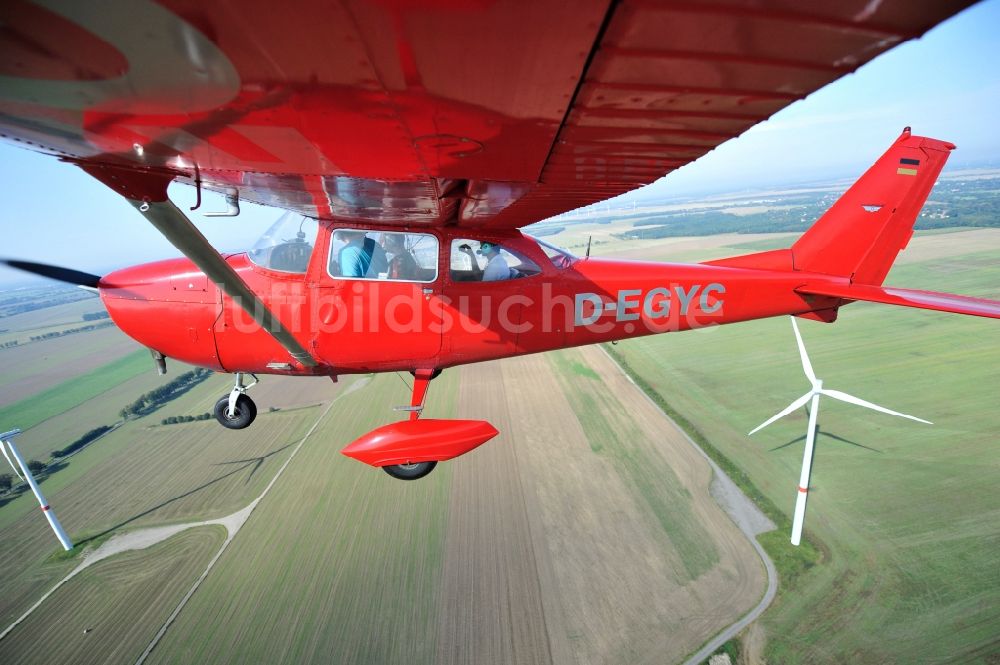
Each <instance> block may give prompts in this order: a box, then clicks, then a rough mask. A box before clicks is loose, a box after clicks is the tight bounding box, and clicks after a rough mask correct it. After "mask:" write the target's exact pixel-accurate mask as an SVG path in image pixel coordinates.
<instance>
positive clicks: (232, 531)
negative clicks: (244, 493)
mask: <svg viewBox="0 0 1000 665" xmlns="http://www.w3.org/2000/svg"><path fill="white" fill-rule="evenodd" d="M367 383H368V380H367V379H360V380H358V381H357V382H355V383H354V384H352V385H351V386H350V387H349V388H347V389H346V390H345V391H344V392H342V393H341V394H339V395H337V396H336V397H334V398H333V399H332V400H330V404H328V405H327V407H326V408H325V409H324V410H323V413H321V414H320V415H319V417H318V418H317V419H316V422H314V423H313V425H312V427H310V428H309V431H308V432H306V434H305V436H303V437H302V440H301V441H299V445H297V446H296V447H295V450H293V451H292V454H291V455H289V456H288V459H287V460H285V463H284V464H282V465H281V468H280V469H278V472H277V473H276V474H274V477H273V478H271V482H269V483H268V484H267V487H265V488H264V491H263V492H261V494H260V496H258V497H257V498H256V499H254V500H253V501H251V502H250V504H249V505H248V506H247V507H246V508H244V509H243V510H241V511H240V512H239V513H234V515H231V516H230V517H236V516H241V517H242V519H240V520H239V521H238V524H235V525H233V526H234V527H235V528H230V526H229V525H226V529H227V531H228V532H229V536H228V537H227V538H226V540H225V542H224V543H222V547H221V548H219V551H218V552H216V553H215V556H214V557H212V560H211V561H209V562H208V566H207V567H206V568H205V570H204V571H203V572H202V574H201V575H200V576H199V577H198V579H197V580H195V582H194V584H192V585H191V588H190V589H188V592H187V593H186V594H184V597H183V598H181V601H180V602H179V603H178V604H177V607H175V608H174V611H173V612H171V613H170V616H169V617H167V620H166V621H165V622H164V623H163V625H162V626H160V630H159V631H157V633H156V635H155V636H154V637H153V639H152V641H150V643H149V644H148V645H146V649H145V650H144V651H143V652H142V655H140V656H139V658H138V659H137V660H136V661H135V665H142V663H144V662H145V661H146V659H147V658H148V657H149V654H150V653H152V652H153V649H155V648H156V645H157V644H159V642H160V640H161V639H162V638H163V636H164V635H166V633H167V630H168V629H169V628H170V626H171V624H173V622H174V621H175V620H176V619H177V617H178V616H179V615H180V613H181V610H183V609H184V606H185V605H187V603H188V601H189V600H191V597H192V596H194V594H195V592H196V591H197V590H198V587H200V586H201V583H202V582H204V581H205V579H207V578H208V575H209V573H211V572H212V568H214V567H215V564H216V562H218V560H219V559H220V558H221V557H222V555H223V553H225V551H226V549H228V548H229V544H230V543H232V542H233V540H234V539H235V538H236V534H238V533H239V531H240V529H241V528H243V525H244V524H246V522H247V520H248V519H250V515H251V514H252V513H253V511H254V509H255V508H256V507H257V504H258V503H260V501H261V500H262V499H263V498H264V497H265V496H266V495H267V493H268V492H270V491H271V488H272V487H273V486H274V484H275V483H276V482H278V478H280V477H281V474H283V473H284V472H285V469H286V468H287V467H288V465H289V464H291V462H292V460H293V459H295V456H296V455H298V454H299V451H300V450H302V446H303V445H304V444H305V442H306V441H308V440H309V437H311V436H312V434H313V432H315V431H316V428H317V427H319V424H320V423H321V422H322V421H323V419H324V418H326V415H327V414H328V413H330V409H332V408H333V405H334V404H336V403H337V402H338V401H339V400H340V398H341V397H344V396H346V395H350V394H351V393H352V392H354V391H355V390H358V389H359V388H362V387H363V386H365V385H366V384H367ZM223 519H225V518H223Z"/></svg>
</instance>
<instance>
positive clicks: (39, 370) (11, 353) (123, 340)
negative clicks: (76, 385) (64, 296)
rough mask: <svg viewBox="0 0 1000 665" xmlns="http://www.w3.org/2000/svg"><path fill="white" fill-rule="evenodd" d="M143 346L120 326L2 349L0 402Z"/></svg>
mask: <svg viewBox="0 0 1000 665" xmlns="http://www.w3.org/2000/svg"><path fill="white" fill-rule="evenodd" d="M0 327H2V326H0ZM140 348H141V347H140V346H139V345H138V344H137V343H136V342H134V341H133V340H131V339H130V338H128V337H127V336H126V335H125V333H123V332H122V331H120V330H118V329H117V328H102V329H100V330H92V331H89V332H84V333H78V334H75V335H67V336H66V337H56V338H54V339H47V340H44V341H41V342H32V343H31V344H27V345H24V346H19V347H14V348H10V349H0V367H3V368H4V371H3V374H2V375H0V406H4V405H7V404H10V403H11V402H16V401H17V400H19V399H21V398H23V397H26V396H28V395H34V394H36V393H39V392H42V391H43V390H47V389H49V388H52V387H53V386H55V385H57V384H59V383H62V382H63V381H66V380H67V379H72V378H74V377H77V376H80V375H82V374H86V373H87V372H90V371H92V370H94V369H97V368H98V367H101V366H102V365H105V364H107V363H110V362H112V361H115V360H118V359H119V358H122V357H124V356H127V355H128V354H130V353H133V352H135V351H136V350H138V349H140ZM152 366H153V365H152V360H150V367H152Z"/></svg>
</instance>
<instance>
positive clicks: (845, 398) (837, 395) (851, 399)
mask: <svg viewBox="0 0 1000 665" xmlns="http://www.w3.org/2000/svg"><path fill="white" fill-rule="evenodd" d="M820 393H821V394H823V395H826V396H827V397H832V398H834V399H839V400H840V401H841V402H847V403H848V404H855V405H857V406H863V407H865V408H868V409H872V410H873V411H880V412H882V413H887V414H889V415H890V416H899V417H900V418H909V419H910V420H916V421H917V422H918V423H926V424H927V425H933V424H934V423H932V422H931V421H929V420H924V419H923V418H917V417H916V416H911V415H908V414H906V413H900V412H899V411H893V410H892V409H887V408H885V407H884V406H879V405H878V404H872V403H871V402H866V401H865V400H863V399H861V398H860V397H855V396H854V395H848V394H847V393H842V392H840V391H839V390H827V389H825V388H823V389H821V390H820Z"/></svg>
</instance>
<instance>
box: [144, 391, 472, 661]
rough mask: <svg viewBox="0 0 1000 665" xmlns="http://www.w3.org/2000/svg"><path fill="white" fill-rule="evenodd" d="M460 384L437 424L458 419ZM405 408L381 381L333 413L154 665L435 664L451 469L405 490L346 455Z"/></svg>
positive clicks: (444, 395) (443, 400)
mask: <svg viewBox="0 0 1000 665" xmlns="http://www.w3.org/2000/svg"><path fill="white" fill-rule="evenodd" d="M454 376H455V375H454V373H445V374H444V375H443V376H442V377H441V378H440V379H438V380H437V381H435V382H434V387H433V393H434V400H433V402H432V403H431V405H432V406H431V407H430V408H428V411H427V415H428V416H430V417H447V416H451V415H454V414H453V408H454V399H455V389H456V383H455V381H454ZM406 398H407V395H406V391H405V388H404V386H403V385H402V383H401V382H400V381H399V380H398V379H397V378H396V377H395V376H393V375H382V376H377V377H375V378H374V379H373V381H372V383H371V384H369V385H368V386H366V387H365V389H364V390H361V391H358V392H356V393H354V394H351V395H348V396H345V397H344V399H342V400H340V401H338V402H337V403H336V404H335V405H334V406H333V408H332V409H331V411H330V412H329V413H328V414H327V416H326V417H325V418H324V419H323V420H322V423H321V424H320V426H319V428H318V429H317V430H316V432H315V433H314V434H313V436H312V438H311V439H310V440H309V441H307V443H306V445H305V447H304V448H303V450H302V452H301V453H300V454H299V455H298V456H297V457H296V458H295V459H294V460H293V461H292V463H291V464H290V465H289V467H288V469H287V471H286V475H285V476H283V477H282V481H281V482H280V483H279V484H278V485H276V486H275V488H274V490H273V493H272V494H271V495H269V496H268V500H267V501H266V502H265V503H263V504H262V505H261V506H260V507H259V508H258V510H257V511H256V512H255V513H254V514H253V516H252V517H251V519H250V521H249V522H248V523H247V525H246V526H245V527H244V528H243V530H242V531H240V533H239V535H238V536H237V538H236V540H235V541H234V542H233V545H232V546H231V547H230V548H229V549H228V550H227V551H226V553H225V554H224V555H223V557H222V558H221V559H220V561H219V564H218V566H217V567H216V568H215V570H213V574H212V575H211V576H210V577H209V578H208V579H207V580H206V581H205V583H204V585H203V586H202V588H201V589H200V590H199V592H198V594H196V595H195V596H194V597H193V598H192V600H191V602H190V603H189V604H188V606H187V607H185V609H184V611H183V612H182V613H181V615H180V617H178V620H177V622H176V624H175V625H174V626H173V627H172V628H171V630H170V631H169V632H168V633H167V635H166V636H165V637H164V639H163V641H162V642H161V644H160V645H159V646H157V648H156V649H155V650H154V651H153V653H152V655H151V657H150V661H149V662H152V663H177V662H190V663H193V662H202V663H247V662H261V663H266V662H293V663H302V662H336V663H343V664H347V663H427V662H432V661H433V658H434V654H435V644H434V635H435V628H434V626H435V616H436V611H435V607H436V603H437V602H438V596H437V592H438V590H439V585H438V584H437V580H438V578H439V576H440V574H441V562H442V547H443V544H444V528H445V524H446V523H447V504H448V489H449V486H450V477H451V474H450V470H449V466H448V465H447V464H443V465H441V466H440V467H439V468H438V469H437V470H436V471H435V472H434V473H432V474H431V475H430V476H428V477H427V478H426V479H424V480H422V481H420V482H411V483H402V482H398V481H395V480H393V479H391V478H389V477H388V476H387V475H385V474H384V473H375V472H372V470H371V469H366V468H364V467H362V466H361V465H359V464H358V463H357V462H355V461H353V460H350V459H347V458H345V457H343V456H342V455H340V452H339V451H340V448H342V447H343V446H344V445H345V444H346V443H348V442H349V441H351V440H353V439H354V438H355V437H357V436H360V435H361V434H363V433H364V432H366V431H368V430H370V429H372V428H374V427H376V426H378V425H380V424H383V423H384V422H385V421H386V405H387V404H394V403H405V402H406ZM255 427H256V425H255ZM248 580H253V582H252V583H248Z"/></svg>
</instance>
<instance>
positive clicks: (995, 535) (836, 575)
mask: <svg viewBox="0 0 1000 665" xmlns="http://www.w3.org/2000/svg"><path fill="white" fill-rule="evenodd" d="M705 240H708V239H705ZM717 240H718V241H719V243H720V245H721V244H722V243H726V242H730V240H728V239H725V238H718V239H717ZM656 242H657V243H660V241H656ZM669 244H670V243H668V246H669ZM675 244H678V243H675ZM679 244H681V246H682V247H683V253H685V254H688V256H686V257H685V258H689V257H690V252H691V251H692V246H691V244H683V241H681V242H680V243H679ZM738 244H740V245H742V247H740V248H734V247H725V246H716V247H707V246H706V247H703V248H702V249H703V252H704V254H703V255H704V257H705V258H710V257H716V256H721V255H726V254H730V255H731V254H737V253H740V252H750V251H761V250H763V249H770V248H772V247H776V246H782V245H785V246H787V243H786V242H784V241H782V240H781V239H780V238H779V239H776V240H774V241H771V240H758V241H756V242H754V241H751V242H750V243H747V242H745V241H742V242H740V243H738ZM631 251H632V250H631V249H629V248H626V249H625V252H631ZM667 253H668V252H667V248H666V247H663V246H662V244H661V246H660V248H659V249H657V248H655V247H651V249H650V252H649V254H651V255H654V256H657V255H658V258H665V255H666V254H667ZM886 283H887V284H892V285H898V286H905V287H909V288H924V289H932V290H938V291H949V292H954V293H962V294H966V295H971V296H980V297H987V298H993V299H998V298H1000V286H998V285H1000V231H997V230H994V229H977V230H971V231H960V232H951V233H922V234H919V235H918V236H917V237H916V238H915V239H914V240H913V241H912V242H911V245H910V248H909V249H908V250H907V251H906V252H904V253H903V254H902V255H901V257H900V260H899V261H898V262H897V266H896V267H895V268H894V269H893V271H892V273H890V275H889V277H888V278H887V280H886ZM995 324H996V322H995V321H991V320H987V319H978V318H972V317H961V316H955V315H948V314H940V313H935V312H926V311H918V310H910V309H902V308H893V307H888V306H879V305H872V304H866V303H855V304H852V305H850V306H848V307H845V308H843V309H842V310H841V314H840V318H839V320H838V321H837V322H836V323H835V324H833V325H823V324H819V323H810V322H803V323H802V324H801V328H802V334H803V337H804V339H805V343H806V346H807V348H808V349H809V352H810V356H811V358H812V362H813V365H814V367H815V368H816V370H817V374H818V375H819V376H820V378H822V379H823V380H824V382H825V385H826V386H827V387H831V388H836V389H840V390H844V391H847V392H849V393H851V394H854V395H858V396H860V397H862V398H865V399H869V400H872V401H875V402H877V403H879V404H883V405H886V406H889V407H890V408H893V409H897V410H900V411H904V412H907V413H912V414H915V415H918V416H921V417H924V418H927V419H929V420H932V421H933V422H934V423H935V424H934V425H933V426H926V425H920V424H918V423H913V422H911V421H905V420H901V419H896V418H891V417H889V416H883V415H881V414H877V413H873V412H870V411H867V410H862V409H859V408H856V407H852V406H849V405H845V404H841V403H837V402H833V401H830V400H827V401H824V403H823V406H822V413H821V416H820V431H821V436H820V437H819V439H818V442H817V452H816V456H815V464H814V467H813V487H812V489H811V491H810V495H809V496H810V501H809V508H808V514H807V519H806V537H807V539H809V540H810V541H811V542H812V543H813V544H815V545H816V546H818V547H819V548H820V549H821V551H822V561H821V563H820V565H818V566H815V567H814V568H812V569H811V570H810V571H809V572H808V573H805V574H803V575H802V576H800V577H799V578H798V579H796V580H795V582H794V584H793V585H783V586H782V587H781V590H780V593H779V597H778V600H777V601H776V603H775V604H774V605H773V606H772V608H771V609H770V610H769V611H768V612H767V613H766V614H765V615H764V617H763V626H764V628H765V631H764V632H765V634H766V639H767V641H768V644H767V647H766V651H765V653H766V655H767V660H768V662H780V663H797V662H802V663H824V662H829V663H837V662H963V663H973V662H994V661H991V660H990V658H994V657H995V656H996V654H997V653H998V652H1000V641H998V639H997V635H1000V613H998V612H997V607H1000V567H998V566H997V557H996V552H997V551H998V550H1000V519H998V503H997V493H996V487H997V486H1000V463H998V458H997V456H996V454H995V452H994V446H995V443H996V435H997V432H998V431H1000V420H998V418H997V415H996V414H997V411H996V408H995V405H996V403H997V401H998V399H1000V388H998V386H997V383H996V370H997V367H998V366H1000V328H998V327H997V326H996V325H995ZM790 328H791V326H790V325H789V324H788V322H787V320H781V319H774V320H767V321H759V322H752V323H746V324H740V325H737V326H724V327H721V328H714V329H706V330H701V331H697V332H692V333H685V334H683V335H667V336H660V337H651V338H646V339H641V340H633V341H628V342H622V343H621V344H619V345H618V346H617V347H616V351H617V352H618V353H620V354H621V355H622V357H623V358H624V359H625V361H626V362H627V363H628V364H629V365H630V367H631V368H632V370H633V371H635V372H637V373H638V375H639V376H640V377H641V378H642V379H643V380H644V381H645V382H646V383H648V384H649V385H651V386H652V387H653V388H654V389H655V391H656V392H657V393H659V395H660V396H661V397H662V398H663V399H664V400H665V401H666V402H668V403H669V404H670V405H671V406H672V407H674V408H675V409H676V410H677V411H679V412H680V413H683V414H684V415H685V416H686V417H687V418H688V419H689V420H690V421H691V422H692V423H693V424H694V426H695V427H697V429H698V430H700V431H701V433H702V434H703V435H704V436H705V437H706V438H707V439H708V440H709V441H711V443H712V444H713V445H714V446H715V447H717V448H718V449H719V450H721V451H722V453H723V454H725V455H726V456H727V457H728V458H729V459H730V460H732V461H733V462H734V463H735V464H736V466H738V467H739V468H740V469H742V470H744V471H745V472H746V473H747V475H748V476H749V478H750V480H751V482H753V483H754V485H756V487H757V488H759V489H760V490H761V491H762V492H763V493H764V495H766V496H767V497H768V498H769V499H770V500H771V501H772V502H773V503H774V504H776V505H777V506H778V507H779V508H781V509H783V510H786V511H787V512H788V513H789V514H790V513H791V508H792V505H793V502H794V496H795V485H796V483H797V480H798V472H799V467H800V465H801V455H802V441H803V436H804V433H805V432H804V430H805V427H806V416H805V413H804V411H803V412H802V413H800V414H798V415H795V416H793V417H789V418H786V419H783V420H782V421H780V422H778V423H775V424H774V425H772V426H770V427H769V428H767V429H765V430H763V431H762V432H760V433H758V434H756V435H754V437H752V438H748V437H747V436H746V432H748V431H749V430H750V429H752V428H753V427H755V426H756V425H758V424H760V422H762V421H763V420H765V419H766V418H767V417H769V416H770V415H772V414H773V413H775V412H777V411H779V410H780V409H781V408H782V407H784V406H785V405H786V404H788V403H789V402H791V401H792V400H793V399H794V398H795V397H797V396H798V395H800V394H802V393H804V392H805V391H806V390H807V388H808V382H807V381H806V379H805V377H804V376H803V375H802V370H801V367H800V365H799V359H798V353H797V352H796V349H795V341H794V337H793V336H792V331H791V329H790Z"/></svg>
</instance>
